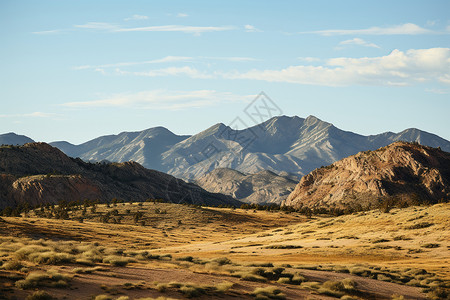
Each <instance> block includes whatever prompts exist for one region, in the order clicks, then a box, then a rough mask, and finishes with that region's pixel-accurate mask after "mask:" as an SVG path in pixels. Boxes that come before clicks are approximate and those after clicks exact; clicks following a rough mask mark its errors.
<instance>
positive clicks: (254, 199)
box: [196, 168, 296, 204]
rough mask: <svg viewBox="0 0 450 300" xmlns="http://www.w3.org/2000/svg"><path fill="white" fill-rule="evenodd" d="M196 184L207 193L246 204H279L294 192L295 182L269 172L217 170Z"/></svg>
mask: <svg viewBox="0 0 450 300" xmlns="http://www.w3.org/2000/svg"><path fill="white" fill-rule="evenodd" d="M196 183H197V184H198V185H199V186H201V187H202V188H204V189H205V190H207V191H209V192H214V193H221V194H225V195H230V196H232V197H234V198H236V199H238V200H240V201H243V202H246V203H258V204H267V203H274V204H281V202H282V201H283V200H285V199H286V198H287V197H288V196H289V194H290V193H291V192H292V191H293V190H294V188H295V185H296V182H295V181H293V180H291V179H289V178H287V177H283V176H278V175H277V174H275V173H273V172H271V171H260V172H258V173H255V174H244V173H241V172H238V171H236V170H232V169H226V168H219V169H215V170H213V171H212V172H210V173H208V174H206V175H204V176H203V177H201V178H200V179H199V180H197V181H196Z"/></svg>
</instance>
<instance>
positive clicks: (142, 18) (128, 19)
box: [124, 15, 148, 21]
mask: <svg viewBox="0 0 450 300" xmlns="http://www.w3.org/2000/svg"><path fill="white" fill-rule="evenodd" d="M147 19H148V17H147V16H143V15H132V16H131V17H129V18H125V19H124V20H125V21H142V20H147Z"/></svg>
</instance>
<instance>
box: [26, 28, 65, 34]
mask: <svg viewBox="0 0 450 300" xmlns="http://www.w3.org/2000/svg"><path fill="white" fill-rule="evenodd" d="M61 32H63V30H61V29H54V30H44V31H35V32H32V33H33V34H42V35H45V34H57V33H61Z"/></svg>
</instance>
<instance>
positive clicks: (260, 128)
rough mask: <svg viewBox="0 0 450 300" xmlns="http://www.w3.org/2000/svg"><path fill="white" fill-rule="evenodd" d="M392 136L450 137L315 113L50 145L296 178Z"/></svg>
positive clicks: (435, 140) (448, 146) (441, 142)
mask: <svg viewBox="0 0 450 300" xmlns="http://www.w3.org/2000/svg"><path fill="white" fill-rule="evenodd" d="M395 141H408V142H418V143H420V144H422V145H427V146H431V147H441V149H442V150H444V151H450V142H449V141H447V140H445V139H443V138H440V137H439V136H437V135H434V134H431V133H427V132H425V131H421V130H418V129H413V128H412V129H406V130H404V131H402V132H400V133H393V132H385V133H382V134H378V135H370V136H363V135H359V134H356V133H353V132H348V131H343V130H340V129H338V128H336V127H335V126H333V125H332V124H330V123H327V122H324V121H321V120H319V119H318V118H316V117H314V116H309V117H307V118H306V119H303V118H299V117H296V116H294V117H287V116H279V117H274V118H271V119H269V120H267V121H265V122H263V123H261V124H258V125H255V126H253V127H250V128H246V129H242V130H233V129H232V128H230V127H229V126H226V125H224V124H222V123H218V124H216V125H214V126H211V127H210V128H208V129H206V130H204V131H202V132H200V133H197V134H195V135H192V136H186V135H184V136H180V135H176V134H174V133H172V132H170V131H169V130H167V129H166V128H163V127H156V128H150V129H147V130H144V131H141V132H123V133H120V134H118V135H109V136H103V137H99V138H96V139H94V140H91V141H88V142H86V143H83V144H81V145H72V144H70V143H67V142H54V143H51V145H53V146H55V147H58V148H59V149H61V150H62V151H63V152H64V153H66V154H67V155H69V156H71V157H80V158H81V159H83V160H86V161H105V160H106V161H114V162H124V161H129V160H133V161H136V162H138V163H140V164H142V165H143V166H144V167H146V168H150V169H155V170H159V171H161V172H165V173H168V174H171V175H173V176H175V177H178V178H183V179H185V180H188V181H195V180H198V179H199V178H200V177H202V176H203V175H205V174H207V173H209V172H211V171H212V170H214V169H217V168H229V169H234V170H237V171H239V172H242V173H245V174H255V173H258V172H260V171H262V170H269V171H272V172H274V173H276V174H286V175H289V176H294V177H298V178H300V177H302V176H303V175H305V174H308V173H309V172H311V171H312V170H314V169H315V168H318V167H320V166H323V165H329V164H331V163H333V162H335V161H337V160H339V159H342V158H344V157H347V156H349V155H353V154H356V153H358V152H360V151H366V150H375V149H377V148H380V147H383V146H387V145H389V144H391V143H392V142H395Z"/></svg>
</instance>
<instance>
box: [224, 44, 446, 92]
mask: <svg viewBox="0 0 450 300" xmlns="http://www.w3.org/2000/svg"><path fill="white" fill-rule="evenodd" d="M223 76H224V77H225V78H229V79H253V80H263V81H268V82H290V83H298V84H312V85H324V86H348V85H392V86H405V85H411V84H414V83H420V82H433V81H434V82H438V83H441V84H450V48H431V49H411V50H408V51H406V52H403V51H400V50H394V51H392V52H391V53H390V54H388V55H386V56H380V57H372V58H369V57H363V58H347V57H340V58H333V59H329V60H327V61H326V64H324V65H320V66H310V65H297V66H289V67H287V68H285V69H281V70H256V69H255V70H250V71H248V72H232V73H224V74H223Z"/></svg>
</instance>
